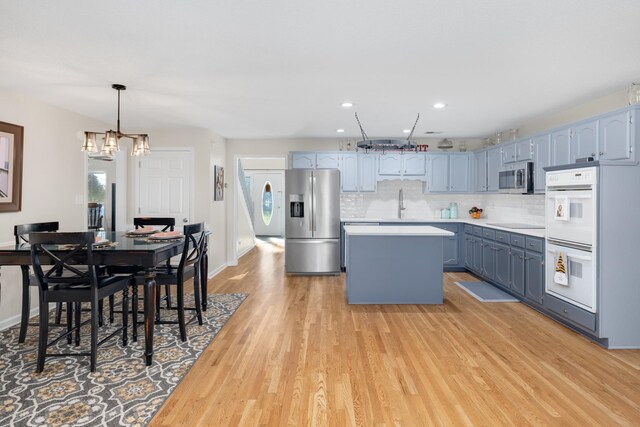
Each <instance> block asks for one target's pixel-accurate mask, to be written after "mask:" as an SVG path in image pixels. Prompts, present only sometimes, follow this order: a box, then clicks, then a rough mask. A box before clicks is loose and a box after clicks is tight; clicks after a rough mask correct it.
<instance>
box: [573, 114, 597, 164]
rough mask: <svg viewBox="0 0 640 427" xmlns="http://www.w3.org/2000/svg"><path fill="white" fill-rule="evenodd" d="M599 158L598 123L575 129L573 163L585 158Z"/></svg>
mask: <svg viewBox="0 0 640 427" xmlns="http://www.w3.org/2000/svg"><path fill="white" fill-rule="evenodd" d="M589 156H591V157H593V158H594V160H597V158H598V122H597V121H595V120H594V121H592V122H589V123H584V124H581V125H578V126H574V127H573V132H572V133H571V163H575V162H576V159H581V158H583V157H589Z"/></svg>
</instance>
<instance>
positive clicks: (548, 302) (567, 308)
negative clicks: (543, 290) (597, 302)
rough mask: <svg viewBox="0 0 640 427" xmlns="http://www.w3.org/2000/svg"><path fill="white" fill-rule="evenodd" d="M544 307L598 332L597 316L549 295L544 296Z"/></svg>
mask: <svg viewBox="0 0 640 427" xmlns="http://www.w3.org/2000/svg"><path fill="white" fill-rule="evenodd" d="M544 306H545V307H546V308H548V309H549V310H551V311H552V312H554V313H555V314H557V315H558V316H560V317H561V318H563V319H566V320H569V321H570V322H571V323H575V324H577V325H580V326H582V327H584V328H587V329H589V330H591V331H595V330H596V314H595V313H591V312H588V311H586V310H583V309H581V308H579V307H576V306H575V305H573V304H569V303H568V302H566V301H563V300H561V299H558V298H555V297H552V296H551V295H549V294H545V296H544Z"/></svg>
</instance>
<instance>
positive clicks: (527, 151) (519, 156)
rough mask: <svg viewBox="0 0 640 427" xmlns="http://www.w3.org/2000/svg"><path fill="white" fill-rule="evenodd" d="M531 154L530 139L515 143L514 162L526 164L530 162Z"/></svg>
mask: <svg viewBox="0 0 640 427" xmlns="http://www.w3.org/2000/svg"><path fill="white" fill-rule="evenodd" d="M532 157H533V152H532V149H531V139H530V138H527V139H523V140H522V141H518V142H516V160H517V161H518V162H526V161H529V160H531V158H532Z"/></svg>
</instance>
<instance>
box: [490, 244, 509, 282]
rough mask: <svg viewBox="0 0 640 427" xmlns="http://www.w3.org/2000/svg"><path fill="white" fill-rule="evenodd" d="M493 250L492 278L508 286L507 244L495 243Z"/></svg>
mask: <svg viewBox="0 0 640 427" xmlns="http://www.w3.org/2000/svg"><path fill="white" fill-rule="evenodd" d="M494 248H495V250H494V251H493V253H494V256H495V262H496V264H495V270H494V273H495V274H494V277H493V278H494V280H495V281H496V282H497V283H498V284H500V285H502V286H504V287H506V288H508V287H509V246H505V245H501V244H500V243H496V244H495V245H494Z"/></svg>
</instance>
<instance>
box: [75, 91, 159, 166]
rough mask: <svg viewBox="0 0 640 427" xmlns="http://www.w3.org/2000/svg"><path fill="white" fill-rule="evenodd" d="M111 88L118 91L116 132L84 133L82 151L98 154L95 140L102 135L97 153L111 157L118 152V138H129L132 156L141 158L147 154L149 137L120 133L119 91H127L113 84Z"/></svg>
mask: <svg viewBox="0 0 640 427" xmlns="http://www.w3.org/2000/svg"><path fill="white" fill-rule="evenodd" d="M111 87H112V88H113V89H115V90H117V91H118V122H117V128H116V130H112V129H111V130H108V131H106V132H85V133H84V143H83V144H82V148H81V150H82V151H85V152H87V153H98V144H97V142H96V138H97V136H98V135H104V136H103V138H102V148H101V149H100V151H99V153H100V155H101V156H109V157H112V156H113V155H114V154H115V153H116V151H120V144H119V142H118V141H119V140H120V138H130V139H132V140H133V148H132V149H131V155H132V156H142V155H145V154H147V153H149V152H150V151H151V150H150V149H149V135H147V134H144V133H143V134H127V133H122V132H120V91H121V90H127V87H126V86H125V85H121V84H113V85H111Z"/></svg>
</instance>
